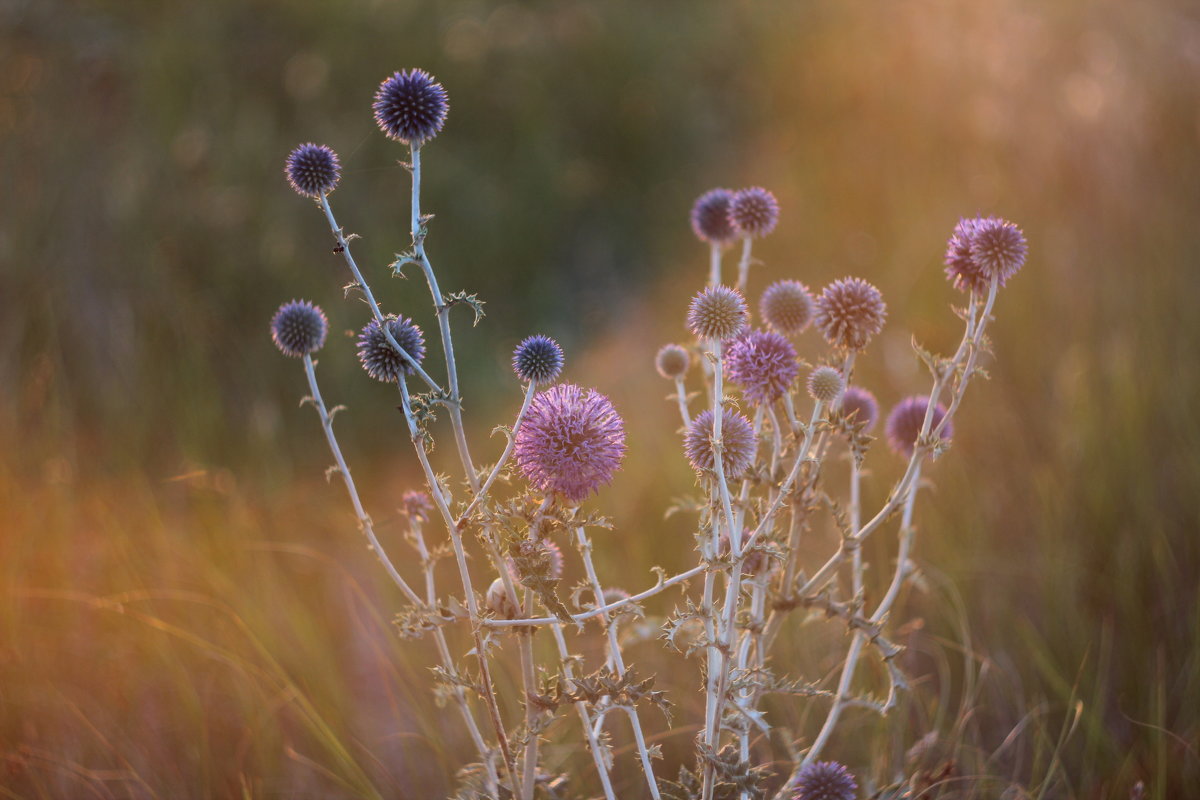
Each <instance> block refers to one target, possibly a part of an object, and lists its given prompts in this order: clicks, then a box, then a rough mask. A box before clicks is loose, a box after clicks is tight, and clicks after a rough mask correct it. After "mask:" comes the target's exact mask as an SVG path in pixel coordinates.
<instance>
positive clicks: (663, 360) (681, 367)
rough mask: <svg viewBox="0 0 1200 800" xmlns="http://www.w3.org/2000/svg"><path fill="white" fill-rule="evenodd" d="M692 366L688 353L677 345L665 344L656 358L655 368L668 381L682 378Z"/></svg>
mask: <svg viewBox="0 0 1200 800" xmlns="http://www.w3.org/2000/svg"><path fill="white" fill-rule="evenodd" d="M691 364H692V357H691V356H689V355H688V351H687V350H685V349H684V348H682V347H680V346H679V345H677V344H664V345H663V346H662V349H660V350H659V351H658V355H657V356H655V357H654V368H655V369H657V370H658V374H659V375H662V376H663V377H664V378H666V379H667V380H674V379H675V378H682V377H683V376H684V375H686V374H687V371H688V367H690V366H691Z"/></svg>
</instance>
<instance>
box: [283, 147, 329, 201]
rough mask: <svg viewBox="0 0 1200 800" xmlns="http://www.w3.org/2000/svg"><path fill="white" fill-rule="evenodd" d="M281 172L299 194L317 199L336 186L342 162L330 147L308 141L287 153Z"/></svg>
mask: <svg viewBox="0 0 1200 800" xmlns="http://www.w3.org/2000/svg"><path fill="white" fill-rule="evenodd" d="M283 172H284V174H285V175H287V179H288V183H290V184H291V185H292V188H293V189H295V190H296V191H297V192H298V193H299V194H302V195H304V196H305V197H311V198H313V199H319V198H320V197H321V195H323V194H329V193H330V192H332V191H333V190H334V188H335V187H336V186H337V184H338V181H339V180H340V179H341V177H342V164H341V162H340V161H338V156H337V153H335V152H333V150H331V149H330V148H328V147H326V146H325V145H323V144H313V143H312V142H308V143H306V144H302V145H300V146H299V147H297V148H296V149H295V150H293V151H292V152H291V153H289V154H288V157H287V161H286V162H285V163H284V167H283Z"/></svg>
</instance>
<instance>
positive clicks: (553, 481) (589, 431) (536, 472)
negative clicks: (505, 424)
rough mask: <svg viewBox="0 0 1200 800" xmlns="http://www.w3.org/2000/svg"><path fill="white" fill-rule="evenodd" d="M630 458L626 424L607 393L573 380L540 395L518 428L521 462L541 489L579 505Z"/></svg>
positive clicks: (530, 477)
mask: <svg viewBox="0 0 1200 800" xmlns="http://www.w3.org/2000/svg"><path fill="white" fill-rule="evenodd" d="M624 456H625V425H624V423H623V422H622V421H621V417H620V415H619V414H617V410H616V409H615V408H613V404H612V403H611V402H610V401H609V399H608V398H607V397H605V396H604V395H602V394H600V393H599V392H596V391H594V390H591V389H589V390H588V391H587V392H584V391H583V390H582V389H580V388H579V387H578V386H576V385H574V384H571V383H564V384H560V385H559V386H555V387H553V388H551V389H547V390H546V391H544V392H541V393H539V394H537V395H535V396H534V398H533V402H532V403H531V404H530V406H529V411H528V413H527V414H526V415H525V420H524V422H522V423H521V427H520V428H519V429H518V430H517V438H516V458H517V466H518V467H520V468H521V471H522V472H523V473H525V477H526V478H528V479H529V482H530V483H531V484H533V485H534V486H535V487H536V488H538V489H540V490H542V491H543V492H555V493H557V494H561V495H562V496H563V497H565V498H567V499H568V500H570V501H571V502H573V503H578V502H579V501H580V500H583V499H584V498H585V497H587V496H588V495H589V494H590V493H591V492H593V491H595V490H596V489H598V488H599V487H600V486H602V485H604V484H606V483H609V482H610V481H611V480H612V477H613V474H614V473H615V472H616V471H617V469H619V468H620V466H621V459H622V458H623V457H624Z"/></svg>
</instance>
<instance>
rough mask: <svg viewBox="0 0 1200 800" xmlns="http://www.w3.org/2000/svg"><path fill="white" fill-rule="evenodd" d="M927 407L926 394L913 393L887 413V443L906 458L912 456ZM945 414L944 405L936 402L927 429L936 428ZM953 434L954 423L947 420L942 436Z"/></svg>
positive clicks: (947, 436) (944, 437) (927, 399)
mask: <svg viewBox="0 0 1200 800" xmlns="http://www.w3.org/2000/svg"><path fill="white" fill-rule="evenodd" d="M928 408H929V398H928V397H927V396H926V395H913V396H912V397H907V398H905V399H904V400H901V401H900V402H899V403H897V404H896V407H895V408H893V409H892V413H890V414H888V418H887V424H886V426H885V428H886V430H887V439H888V445H890V446H891V448H892V450H894V451H895V452H896V453H898V454H900V455H902V456H905V457H906V458H907V457H910V456H912V453H913V449H914V448H915V447H916V444H917V437H919V436H920V435H921V426H923V425H924V424H925V410H926V409H928ZM945 416H946V408H945V406H943V405H942V404H941V403H938V404H937V405H936V406H935V407H934V409H933V420H932V421H931V422H930V424H929V430H930V431H931V432H932V431H933V430H934V429H935V428H937V426H938V425H940V424H941V422H942V419H944V418H945ZM953 436H954V425H953V424H952V423H949V422H947V423H946V427H945V428H943V429H942V438H943V439H949V438H951V437H953Z"/></svg>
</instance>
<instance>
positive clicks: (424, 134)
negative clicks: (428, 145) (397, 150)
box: [371, 69, 450, 146]
mask: <svg viewBox="0 0 1200 800" xmlns="http://www.w3.org/2000/svg"><path fill="white" fill-rule="evenodd" d="M371 108H372V109H374V111H375V122H376V124H378V125H379V128H380V130H382V131H383V132H384V133H385V134H386V135H387V137H388V138H389V139H395V140H396V141H398V142H403V143H404V144H412V145H417V146H420V145H421V144H423V143H425V142H427V141H429V140H430V139H432V138H433V137H434V136H437V135H438V133H439V132H441V130H442V125H443V124H445V122H446V112H448V111H449V110H450V104H449V102H448V101H447V99H446V88H445V87H444V86H442V85H441V84H440V83H438V82H437V81H435V80H434V79H433V76H432V75H430V74H429V73H428V72H426V71H425V70H423V69H406V70H402V71H400V72H396V73H394V74H393V75H392V77H390V78H387V79H386V80H384V82H383V83H381V84H379V89H378V90H377V91H376V92H375V102H374V104H372V106H371Z"/></svg>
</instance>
